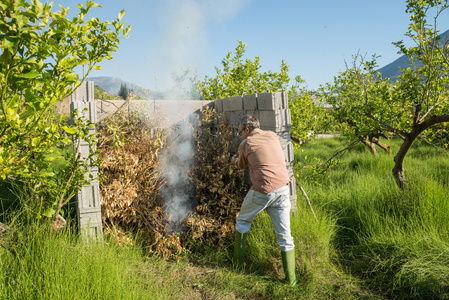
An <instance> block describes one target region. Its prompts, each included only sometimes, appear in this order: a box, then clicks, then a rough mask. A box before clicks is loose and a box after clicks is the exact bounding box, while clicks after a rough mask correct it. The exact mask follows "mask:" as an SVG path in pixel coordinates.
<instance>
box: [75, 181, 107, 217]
mask: <svg viewBox="0 0 449 300" xmlns="http://www.w3.org/2000/svg"><path fill="white" fill-rule="evenodd" d="M75 196H76V200H77V202H78V208H79V211H81V210H82V209H85V208H94V207H100V205H101V203H100V184H99V182H98V181H96V180H93V181H91V184H90V185H84V186H82V187H81V189H80V190H79V191H78V192H77V193H76V195H75Z"/></svg>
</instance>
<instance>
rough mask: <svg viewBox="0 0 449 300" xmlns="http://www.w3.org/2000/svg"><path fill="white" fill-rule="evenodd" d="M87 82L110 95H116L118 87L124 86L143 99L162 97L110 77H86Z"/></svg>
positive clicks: (159, 94) (156, 93)
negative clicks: (92, 83) (91, 82)
mask: <svg viewBox="0 0 449 300" xmlns="http://www.w3.org/2000/svg"><path fill="white" fill-rule="evenodd" d="M87 80H88V81H93V82H94V85H98V86H99V87H101V88H103V89H104V90H105V91H106V92H107V93H109V94H111V95H117V94H118V92H119V90H120V86H121V85H122V84H125V85H126V87H127V88H128V89H129V90H133V92H134V93H136V95H139V96H141V97H142V98H144V99H160V98H161V97H162V95H163V94H162V93H158V92H152V91H149V90H146V89H144V88H142V87H140V86H138V85H137V84H134V83H131V82H127V81H124V80H122V79H120V78H117V77H111V76H98V77H87Z"/></svg>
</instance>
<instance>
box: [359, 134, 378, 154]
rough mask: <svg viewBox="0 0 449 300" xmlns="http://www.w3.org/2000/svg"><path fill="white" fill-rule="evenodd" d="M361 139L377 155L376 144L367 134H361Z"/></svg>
mask: <svg viewBox="0 0 449 300" xmlns="http://www.w3.org/2000/svg"><path fill="white" fill-rule="evenodd" d="M359 140H360V141H361V142H362V143H364V144H365V145H366V146H367V147H368V148H369V149H370V150H371V152H372V153H373V154H374V155H377V150H376V145H375V144H374V143H371V142H370V141H369V140H368V137H366V136H359Z"/></svg>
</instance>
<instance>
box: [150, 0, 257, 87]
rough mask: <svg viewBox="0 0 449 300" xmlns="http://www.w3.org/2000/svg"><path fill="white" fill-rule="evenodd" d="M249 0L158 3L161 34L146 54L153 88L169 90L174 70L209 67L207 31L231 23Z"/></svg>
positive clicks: (175, 0)
mask: <svg viewBox="0 0 449 300" xmlns="http://www.w3.org/2000/svg"><path fill="white" fill-rule="evenodd" d="M250 1H251V0H183V1H179V0H168V1H159V2H158V4H157V5H156V6H155V15H156V16H157V23H158V25H159V27H160V28H161V29H162V31H161V34H160V36H159V39H158V40H157V41H155V43H154V47H153V48H152V49H150V53H149V55H148V57H149V58H150V59H151V60H152V61H151V64H150V65H151V66H152V73H154V74H157V78H158V80H157V82H156V86H157V89H160V90H167V89H170V88H172V86H173V81H172V78H171V73H172V72H173V71H174V70H176V71H180V70H183V69H191V70H198V69H200V70H203V69H206V68H207V67H209V66H208V65H209V64H210V63H209V61H208V60H207V57H208V49H209V47H208V46H209V42H208V41H209V35H210V34H211V32H210V31H209V28H210V27H212V26H216V25H219V24H221V23H223V22H226V21H229V20H232V19H233V18H234V17H235V16H236V15H237V13H238V12H239V11H241V9H242V8H243V7H244V6H245V5H246V4H247V3H249V2H250ZM236 42H237V41H236Z"/></svg>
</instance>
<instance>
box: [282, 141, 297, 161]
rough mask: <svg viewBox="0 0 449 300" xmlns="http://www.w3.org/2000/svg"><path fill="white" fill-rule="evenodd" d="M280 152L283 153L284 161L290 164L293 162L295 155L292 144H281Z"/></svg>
mask: <svg viewBox="0 0 449 300" xmlns="http://www.w3.org/2000/svg"><path fill="white" fill-rule="evenodd" d="M281 146H282V151H284V156H285V161H286V162H292V161H294V160H295V153H294V151H293V143H292V142H288V143H286V144H281Z"/></svg>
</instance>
